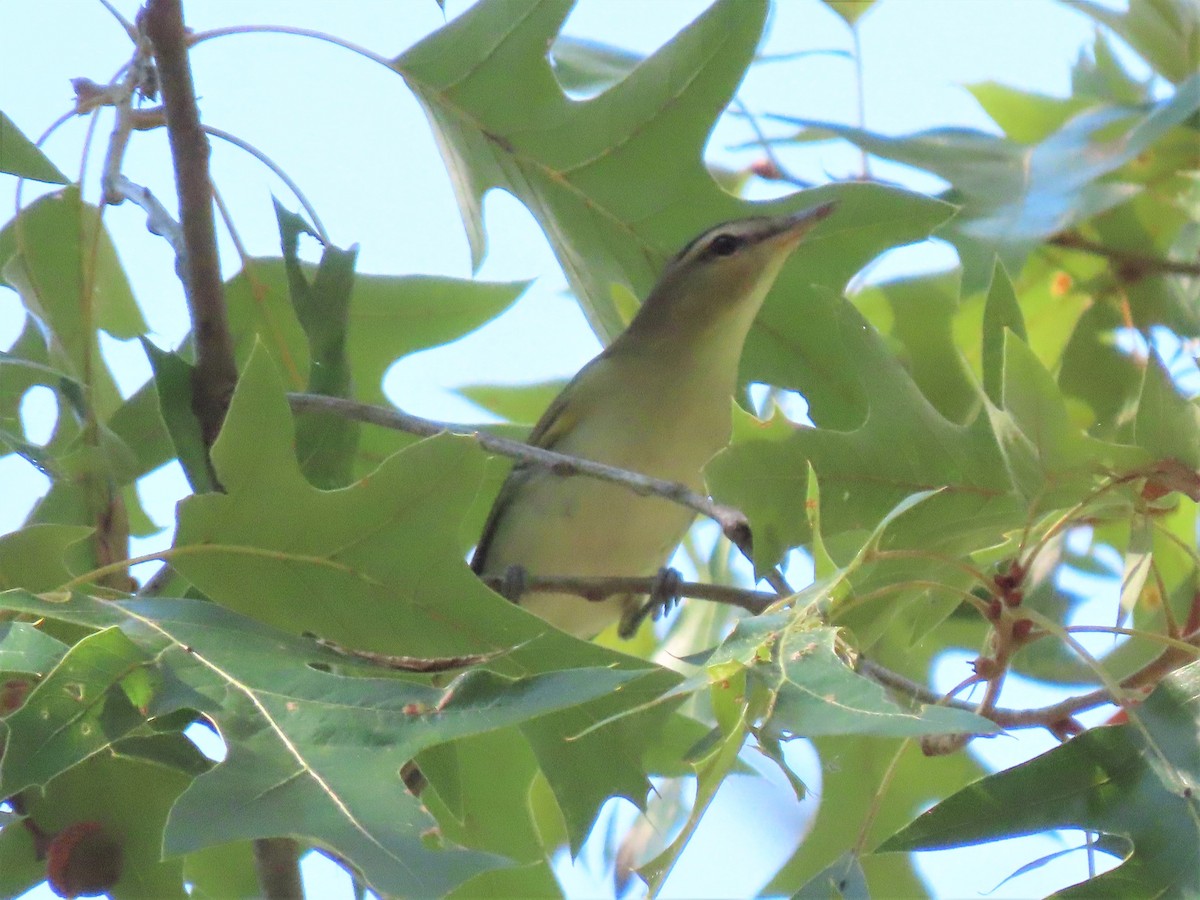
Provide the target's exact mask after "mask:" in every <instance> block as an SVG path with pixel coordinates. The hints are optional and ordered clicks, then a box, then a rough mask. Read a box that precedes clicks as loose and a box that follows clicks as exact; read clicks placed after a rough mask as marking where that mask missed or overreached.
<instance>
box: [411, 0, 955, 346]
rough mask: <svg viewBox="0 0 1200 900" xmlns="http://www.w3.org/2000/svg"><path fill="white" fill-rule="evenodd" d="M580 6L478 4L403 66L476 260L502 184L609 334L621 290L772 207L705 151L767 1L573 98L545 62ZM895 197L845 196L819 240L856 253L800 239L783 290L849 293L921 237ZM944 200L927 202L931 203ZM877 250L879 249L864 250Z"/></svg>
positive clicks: (633, 288)
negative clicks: (485, 212) (716, 173)
mask: <svg viewBox="0 0 1200 900" xmlns="http://www.w3.org/2000/svg"><path fill="white" fill-rule="evenodd" d="M569 9H570V4H569V3H567V2H564V0H520V2H515V3H481V4H477V5H475V6H473V7H472V8H471V9H469V10H468V11H467V12H466V13H464V14H463V15H462V16H460V17H459V18H458V19H456V20H455V21H453V22H451V23H450V24H449V25H448V26H447V27H446V28H443V29H441V30H439V31H438V32H436V33H435V34H433V35H431V36H430V37H429V38H426V39H425V40H424V41H422V42H420V43H418V44H417V45H416V46H414V47H413V48H412V49H410V50H408V51H407V52H406V53H404V54H403V55H402V56H400V57H398V58H397V59H396V60H395V61H394V62H393V66H394V68H395V69H396V70H397V71H398V72H399V73H400V74H401V75H403V76H404V78H405V80H406V81H407V82H408V84H409V86H410V87H411V88H412V89H413V91H414V92H415V93H416V95H417V97H418V99H419V100H420V102H421V103H422V105H423V106H424V107H425V111H426V114H427V116H428V117H429V119H430V122H431V124H432V126H433V128H434V130H435V133H436V134H437V136H438V141H439V146H440V147H441V149H442V154H443V158H444V159H445V162H446V165H447V168H448V169H449V171H450V173H451V181H452V183H453V185H454V188H455V193H456V196H457V198H458V203H459V209H460V211H461V212H462V215H463V219H464V221H465V223H466V227H467V232H468V236H469V238H470V242H471V247H472V253H473V255H474V259H475V262H476V264H478V263H479V262H480V260H482V258H483V254H484V250H485V238H484V234H483V224H482V202H483V196H484V194H486V193H487V191H488V190H489V189H491V188H493V187H499V188H502V189H504V190H507V191H509V192H511V193H512V194H513V195H514V196H516V197H517V198H518V199H519V200H521V202H523V203H524V204H525V205H526V206H527V207H529V209H530V211H531V212H532V213H533V215H534V216H535V217H537V218H538V220H539V221H540V222H541V223H542V224H543V227H544V228H545V230H546V232H547V235H548V237H549V239H550V242H551V246H552V247H553V248H554V251H555V254H556V256H557V258H558V260H559V262H560V263H561V264H562V266H563V270H564V272H565V273H566V275H567V279H568V281H569V282H570V284H571V287H572V289H573V290H574V292H575V294H576V296H578V297H579V298H580V302H581V304H582V306H583V307H584V310H585V312H586V313H587V315H588V318H589V321H590V322H591V324H592V327H593V328H594V329H595V330H596V332H597V333H598V334H600V335H601V336H602V337H603V338H606V339H608V338H611V337H613V336H614V335H615V334H616V333H617V332H619V331H620V330H622V328H623V327H624V323H625V321H626V319H625V317H624V316H623V315H622V314H621V311H620V310H619V309H618V308H617V305H616V303H615V301H614V298H613V286H614V285H619V286H621V287H623V288H624V287H627V288H628V289H629V290H630V292H631V293H632V294H633V295H634V296H637V297H644V296H645V295H646V293H647V292H648V291H649V289H650V287H651V285H652V284H653V282H654V281H655V280H656V279H657V277H658V274H659V272H660V270H661V268H662V265H663V263H664V262H665V261H666V260H667V258H668V257H669V256H670V255H671V254H672V253H674V252H675V251H676V250H677V249H678V248H679V247H681V246H682V245H683V244H684V243H686V242H687V241H688V240H689V239H690V238H692V237H693V236H694V235H695V234H696V232H698V231H700V230H701V229H702V228H704V227H706V226H708V225H711V224H712V223H713V222H715V221H721V220H725V219H733V218H738V217H742V216H747V215H754V214H761V213H762V212H763V206H762V205H761V204H751V203H747V202H744V201H740V200H737V199H735V198H734V197H732V196H731V195H729V194H728V193H726V192H725V191H723V190H722V189H721V188H719V187H718V186H717V184H716V183H715V182H714V181H713V178H712V176H711V175H710V174H709V173H708V171H707V169H706V167H705V166H704V162H703V147H704V144H705V142H706V141H707V139H708V134H709V132H710V130H711V127H712V124H713V121H714V119H715V117H716V115H717V113H718V112H719V111H720V110H722V109H724V107H725V106H726V105H727V104H728V103H729V101H730V99H731V97H732V96H733V92H734V89H735V87H736V84H737V81H738V80H739V79H740V78H741V77H742V75H743V73H744V71H745V68H746V66H747V64H748V63H749V62H750V60H751V58H752V55H753V53H754V48H755V45H756V44H757V43H758V40H759V38H760V36H761V31H762V26H763V21H764V17H765V13H766V4H765V3H764V2H762V0H733V2H730V0H720V2H717V3H714V4H713V5H712V6H711V7H710V8H709V9H708V10H706V11H705V12H704V13H703V14H702V15H701V16H700V17H699V18H697V19H696V20H695V21H694V22H692V23H691V24H690V25H689V26H687V27H686V28H684V29H683V31H681V32H680V33H679V35H677V36H676V37H675V38H674V39H673V40H672V41H671V42H670V43H668V44H667V45H666V46H665V47H663V48H661V49H660V50H659V51H658V52H657V53H655V54H653V55H652V56H650V57H648V58H647V59H646V60H644V61H643V62H641V63H640V64H639V65H637V66H636V68H634V69H633V70H632V71H631V72H630V73H629V75H628V76H627V77H625V78H624V79H623V80H621V81H620V82H619V83H617V84H616V85H614V86H613V87H611V88H609V89H608V90H606V91H605V92H604V93H602V94H600V95H599V96H597V97H594V98H591V99H588V100H583V101H573V100H571V99H569V98H568V97H567V96H566V95H565V94H564V93H563V92H562V89H561V88H560V86H559V85H558V83H557V82H556V80H555V78H554V74H553V71H552V69H551V64H550V61H549V60H548V59H547V48H548V47H549V46H550V45H551V44H552V42H553V41H554V39H555V36H556V35H557V32H558V29H559V27H560V26H561V24H562V21H563V19H564V18H565V17H566V15H567V13H568V12H569ZM500 36H503V37H502V38H501V37H500ZM516 98H519V103H518V102H514V101H515V99H516ZM651 185H653V188H654V189H653V190H650V189H648V188H649V186H651ZM639 186H645V187H646V188H647V189H641V188H640V187H639ZM631 187H632V189H631ZM893 195H894V196H897V197H903V196H905V195H903V194H902V193H901V192H896V191H888V190H887V189H883V188H879V187H878V186H874V185H852V186H846V187H845V188H843V189H841V190H840V192H839V197H843V198H845V199H844V200H843V203H842V208H841V209H840V210H839V212H838V213H836V214H835V215H834V217H833V218H832V220H831V221H829V222H827V223H825V225H824V226H823V231H822V234H823V235H824V236H826V237H827V239H828V240H829V242H830V243H825V244H823V247H824V249H826V250H827V249H828V247H829V246H833V245H834V242H836V243H837V245H838V246H839V248H841V247H842V245H843V244H845V245H847V246H846V247H845V251H844V252H839V253H836V254H829V253H826V252H821V250H820V249H811V250H809V251H808V252H806V251H805V248H803V247H801V248H800V250H799V251H797V255H798V259H800V260H801V261H798V262H796V263H795V264H794V266H793V267H792V272H793V273H795V272H799V271H801V270H804V271H806V272H807V274H806V275H805V276H804V277H797V276H796V275H795V274H793V275H790V276H787V275H785V277H784V278H783V279H781V280H780V282H779V285H778V288H777V290H776V291H775V293H776V294H777V295H778V296H781V297H783V296H786V297H788V298H789V301H790V303H793V304H802V303H803V298H804V297H805V295H806V294H807V293H808V285H809V284H811V283H812V282H820V283H824V284H828V285H832V286H836V287H838V288H840V287H841V286H842V285H844V284H845V282H846V280H848V279H849V278H850V277H851V276H852V275H853V274H854V273H855V272H856V271H857V270H858V269H859V268H861V267H862V266H863V265H864V264H865V263H866V262H867V261H868V260H869V259H870V258H871V257H872V256H874V255H876V254H878V253H879V252H880V249H881V248H879V247H877V246H875V244H876V242H877V241H878V240H879V237H880V235H881V234H886V235H887V239H886V240H887V241H888V242H889V243H887V244H886V245H887V246H890V245H891V244H892V243H898V242H900V241H896V240H895V239H894V238H893V237H892V235H893V234H894V233H896V232H903V233H905V234H913V233H915V232H917V231H918V230H919V229H920V228H921V227H922V225H923V223H922V222H921V221H920V216H919V215H918V216H915V217H914V216H913V215H912V213H913V205H914V203H917V202H919V201H914V200H912V199H911V198H909V199H908V200H907V201H906V202H905V203H896V204H891V205H890V206H889V204H888V203H886V202H885V201H884V200H882V199H880V198H886V197H888V196H893ZM829 196H830V195H829V193H828V192H823V191H817V192H813V193H812V194H811V195H807V196H806V197H805V198H804V201H803V204H802V203H800V202H796V201H795V200H793V201H790V202H787V203H777V204H774V205H773V206H772V208H773V209H776V210H782V209H784V208H787V209H791V210H794V209H797V208H800V207H801V205H811V204H813V203H816V202H819V201H822V200H827V199H829ZM900 206H903V207H904V211H903V213H902V212H901V210H900V209H899V208H898V207H900ZM936 206H937V204H934V203H930V202H927V201H926V202H925V208H926V209H928V208H934V207H936ZM938 215H939V216H940V215H944V214H943V213H939V214H938ZM923 236H924V233H922V234H920V235H918V236H917V237H909V238H908V240H914V239H918V238H919V237H923ZM818 243H820V242H818ZM866 245H871V246H872V247H873V248H874V249H873V250H872V251H871V252H870V253H869V254H867V255H865V256H860V255H859V254H860V253H861V252H862V251H861V250H860V247H862V246H866ZM805 267H807V268H805ZM757 330H759V331H761V335H760V337H762V338H766V337H767V336H768V335H769V334H770V328H769V326H768V327H766V328H759V329H757ZM756 352H757V351H754V352H752V353H751V354H750V355H751V356H753V355H754V353H756Z"/></svg>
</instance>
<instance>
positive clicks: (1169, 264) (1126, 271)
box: [1046, 231, 1200, 281]
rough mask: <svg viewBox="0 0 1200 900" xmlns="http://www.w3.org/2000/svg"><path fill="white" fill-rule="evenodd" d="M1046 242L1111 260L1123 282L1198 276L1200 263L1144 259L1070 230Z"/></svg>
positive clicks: (1138, 254)
mask: <svg viewBox="0 0 1200 900" xmlns="http://www.w3.org/2000/svg"><path fill="white" fill-rule="evenodd" d="M1046 243H1048V244H1052V245H1053V246H1055V247H1062V248H1063V249H1066V250H1078V251H1079V252H1081V253H1090V254H1092V255H1093V256H1103V257H1105V258H1106V259H1110V260H1112V262H1113V263H1114V264H1115V265H1116V267H1117V270H1118V272H1119V273H1120V275H1121V276H1122V277H1123V278H1124V279H1125V280H1127V281H1137V280H1138V279H1139V278H1143V277H1145V276H1146V275H1159V274H1168V275H1191V276H1193V277H1200V262H1185V261H1184V260H1177V259H1163V258H1162V257H1159V256H1148V255H1147V254H1145V253H1135V252H1133V251H1131V250H1122V249H1120V248H1118V247H1109V246H1107V245H1105V244H1099V243H1097V242H1095V241H1089V240H1088V239H1087V238H1085V237H1083V236H1082V235H1080V234H1077V233H1075V232H1074V231H1064V232H1062V233H1060V234H1056V235H1054V236H1053V237H1051V238H1049V239H1048V240H1047V241H1046Z"/></svg>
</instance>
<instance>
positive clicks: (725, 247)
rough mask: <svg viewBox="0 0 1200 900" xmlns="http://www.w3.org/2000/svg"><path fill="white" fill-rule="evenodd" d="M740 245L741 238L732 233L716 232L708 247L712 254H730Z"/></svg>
mask: <svg viewBox="0 0 1200 900" xmlns="http://www.w3.org/2000/svg"><path fill="white" fill-rule="evenodd" d="M741 246H742V239H741V238H739V237H734V236H733V235H732V234H718V235H717V236H716V237H715V238H713V239H712V243H711V244H709V245H708V249H709V251H710V252H711V253H712V254H713V255H714V256H732V255H733V254H734V253H736V252H737V251H738V248H739V247H741Z"/></svg>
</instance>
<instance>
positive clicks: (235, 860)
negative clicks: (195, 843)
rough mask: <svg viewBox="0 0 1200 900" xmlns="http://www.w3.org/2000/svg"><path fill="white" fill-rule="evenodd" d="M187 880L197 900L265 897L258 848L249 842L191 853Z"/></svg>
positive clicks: (185, 860) (185, 864) (186, 863)
mask: <svg viewBox="0 0 1200 900" xmlns="http://www.w3.org/2000/svg"><path fill="white" fill-rule="evenodd" d="M183 878H184V881H186V882H187V883H188V884H190V885H192V893H191V896H192V897H193V898H195V900H235V898H238V900H256V898H258V897H260V896H262V886H261V885H260V884H259V883H258V876H257V873H256V871H255V868H254V846H253V844H251V843H250V842H249V841H239V842H237V843H231V844H220V845H218V846H216V847H208V848H206V849H204V850H197V851H196V852H195V853H189V854H188V855H187V856H185V857H184V858H183Z"/></svg>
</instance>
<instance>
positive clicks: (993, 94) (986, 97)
mask: <svg viewBox="0 0 1200 900" xmlns="http://www.w3.org/2000/svg"><path fill="white" fill-rule="evenodd" d="M966 88H967V90H968V91H970V92H971V96H973V97H974V98H975V99H976V101H978V103H979V105H980V106H982V107H983V111H984V112H985V113H987V114H988V115H989V116H990V117H991V119H992V121H993V122H995V123H996V124H997V125H999V126H1000V130H1001V131H1003V132H1004V133H1005V135H1006V136H1007V137H1008V139H1009V140H1011V141H1016V142H1017V143H1018V144H1038V143H1041V142H1042V141H1044V140H1045V139H1046V138H1048V137H1049V136H1050V135H1051V134H1053V133H1054V132H1055V131H1057V130H1058V129H1059V128H1061V127H1062V126H1063V123H1064V122H1066V121H1067V119H1069V118H1071V116H1073V115H1075V114H1076V113H1078V112H1080V111H1082V110H1084V109H1086V108H1087V107H1088V106H1089V105H1090V102H1089V101H1088V100H1087V99H1084V98H1079V97H1065V98H1064V97H1049V96H1047V95H1045V94H1038V93H1034V92H1032V91H1023V90H1021V89H1020V88H1015V87H1011V86H1009V85H1006V84H997V83H996V82H994V81H984V82H980V83H979V84H969V85H966Z"/></svg>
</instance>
